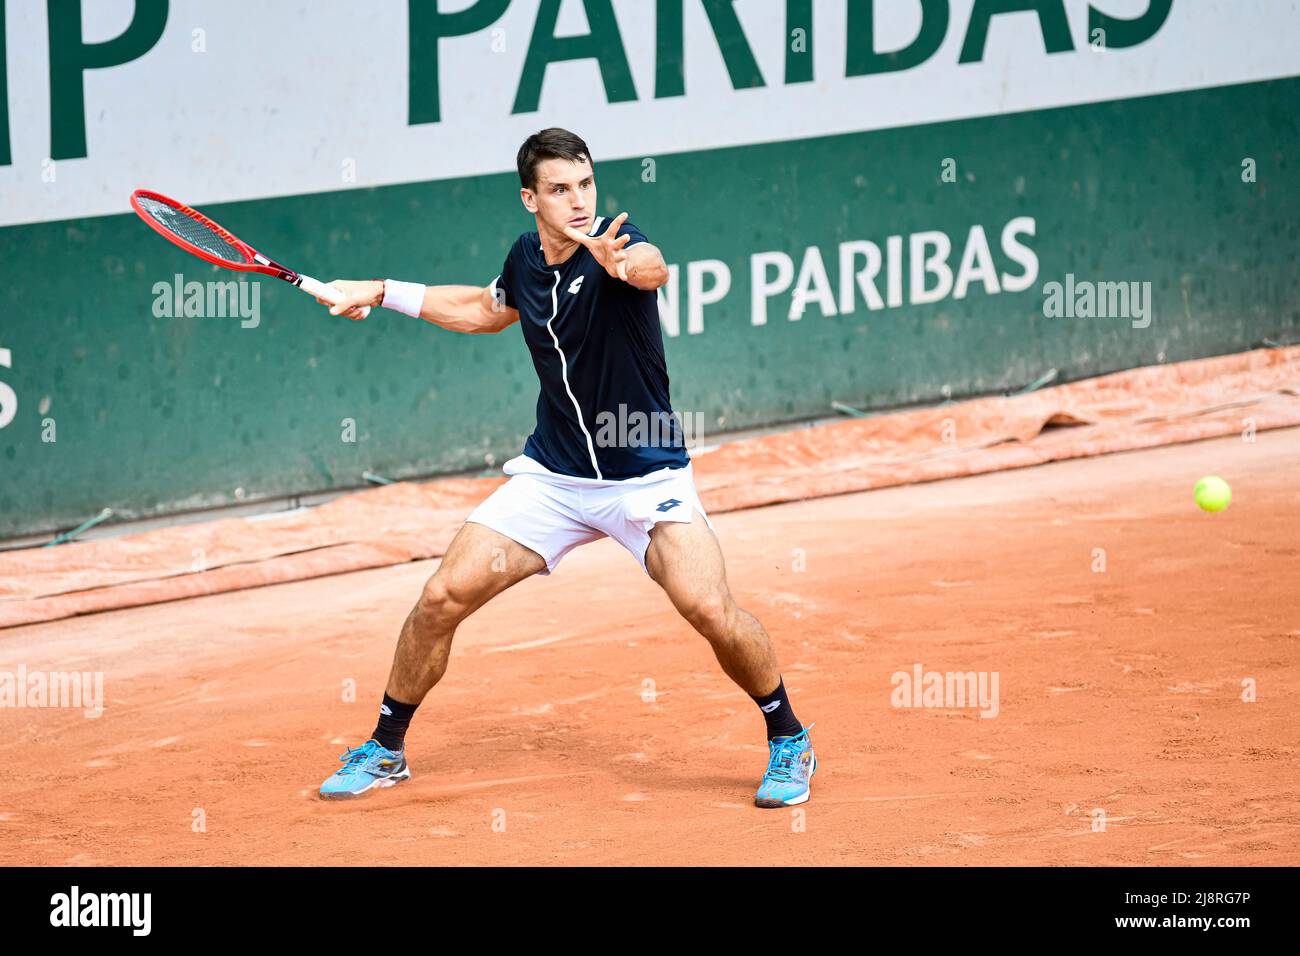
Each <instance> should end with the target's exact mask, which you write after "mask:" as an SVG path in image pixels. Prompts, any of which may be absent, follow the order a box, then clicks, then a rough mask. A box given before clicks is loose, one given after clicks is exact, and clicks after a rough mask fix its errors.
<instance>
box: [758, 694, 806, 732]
mask: <svg viewBox="0 0 1300 956" xmlns="http://www.w3.org/2000/svg"><path fill="white" fill-rule="evenodd" d="M754 703H756V704H758V706H759V709H760V710H762V711H763V719H764V720H766V721H767V739H768V740H771V739H772V738H773V737H796V736H798V735H799V734H801V733H803V724H801V723H799V720H798V718H796V717H795V715H794V711H793V710H792V709H791V708H790V698H789V697H787V696H786V695H785V681H784V680H781V681H779V682H778V683H777V685H776V690H774V691H772V693H770V694H768V695H767V696H765V697H755V698H754Z"/></svg>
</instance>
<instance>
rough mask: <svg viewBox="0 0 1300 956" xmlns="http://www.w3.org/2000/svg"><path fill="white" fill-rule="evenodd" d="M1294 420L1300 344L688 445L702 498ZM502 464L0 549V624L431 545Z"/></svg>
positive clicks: (832, 486) (792, 494)
mask: <svg viewBox="0 0 1300 956" xmlns="http://www.w3.org/2000/svg"><path fill="white" fill-rule="evenodd" d="M1292 425H1300V347H1293V348H1286V349H1274V350H1259V351H1254V352H1245V353H1241V354H1237V355H1228V356H1221V357H1217V358H1210V359H1201V360H1197V361H1193V362H1184V363H1181V364H1178V365H1166V366H1153V367H1148V368H1140V369H1132V370H1130V371H1126V372H1118V373H1115V374H1113V375H1106V376H1102V377H1099V378H1094V379H1088V380H1086V381H1082V382H1075V383H1072V384H1069V385H1062V386H1059V387H1056V388H1048V389H1043V390H1041V391H1038V392H1034V393H1031V394H1028V395H1022V396H1016V397H1012V398H985V399H977V400H974V401H968V402H958V403H952V404H947V405H943V406H939V407H935V408H926V409H920V410H915V411H908V412H899V413H895V414H889V415H881V416H878V417H873V418H863V419H851V420H846V421H839V422H832V423H826V424H820V425H817V426H815V427H809V428H795V429H793V430H790V431H784V432H781V433H778V434H772V435H767V436H764V437H760V438H751V439H746V440H742V441H736V442H733V443H730V444H727V445H723V446H722V447H720V448H717V449H714V450H712V451H709V452H706V453H696V454H695V455H694V456H693V457H694V458H695V471H696V480H697V483H698V486H699V489H700V494H701V497H702V499H703V502H704V506H705V507H706V508H707V509H708V510H709V511H710V512H722V511H733V510H737V509H741V508H753V507H757V506H760V505H767V504H774V503H778V502H782V501H793V500H798V499H803V498H812V497H819V496H823V495H833V494H844V493H846V492H853V491H862V490H866V489H870V488H883V487H887V486H890V485H900V484H907V483H910V482H918V481H932V480H935V479H940V478H953V477H959V476H962V475H973V474H979V473H982V472H988V471H999V470H1003V469H1009V468H1021V467H1025V466H1028V465H1037V464H1042V463H1044V462H1049V461H1057V460H1060V459H1065V458H1077V457H1083V456H1088V455H1102V454H1107V453H1110V452H1117V451H1128V450H1131V449H1137V448H1148V447H1152V446H1155V445H1166V444H1174V443H1176V442H1185V441H1195V440H1198V439H1203V438H1213V437H1218V436H1222V435H1227V434H1233V433H1238V432H1241V433H1247V434H1248V433H1249V432H1250V431H1251V430H1254V431H1264V430H1267V429H1271V428H1283V427H1287V426H1292ZM504 480H505V479H504V478H496V477H494V478H470V479H466V478H452V479H442V480H437V481H432V482H428V483H424V484H415V483H410V482H402V483H398V484H394V485H388V486H384V487H381V488H375V489H370V490H366V491H360V492H356V493H354V494H349V495H345V496H343V497H340V498H337V499H335V500H334V501H331V502H329V503H328V504H324V505H321V506H319V507H317V508H314V509H312V510H310V511H296V512H290V513H283V514H270V515H260V516H257V517H253V518H227V519H221V520H216V521H211V522H207V523H204V524H192V525H180V526H175V527H170V528H161V529H157V530H153V531H146V532H142V533H138V534H130V535H122V536H120V537H115V538H106V539H100V540H95V541H87V542H76V543H71V544H65V545H60V546H59V547H55V548H36V549H30V550H22V551H15V552H9V553H4V554H0V627H12V626H15V625H18V624H29V623H35V622H38V621H48V620H56V619H58V618H63V617H70V616H72V615H75V614H86V613H91V612H94V611H103V610H108V609H111V608H121V607H133V606H137V605H141V604H151V603H156V602H160V601H169V600H175V599H177V598H183V597H192V596H195V595H200V594H213V593H217V592H221V591H231V590H237V589H240V588H247V587H256V586H258V585H263V584H275V583H280V582H283V581H293V580H299V579H302V578H310V577H317V576H321V575H325V574H336V573H339V572H343V571H354V570H358V569H361V568H371V567H380V566H383V565H389V564H397V563H401V562H404V561H413V560H419V559H423V558H430V557H436V556H438V555H441V554H442V553H443V552H444V550H445V549H446V547H447V545H448V543H449V542H450V541H451V538H452V536H453V535H454V534H455V532H456V529H457V528H458V527H459V526H460V524H461V522H463V520H464V518H465V516H466V515H467V514H468V513H469V512H470V510H471V509H472V508H473V507H474V505H475V504H476V503H477V502H478V501H480V500H482V499H483V498H484V497H486V496H487V495H488V494H490V493H491V492H492V490H493V489H495V488H496V487H497V486H498V485H500V484H501V483H502V482H503V481H504Z"/></svg>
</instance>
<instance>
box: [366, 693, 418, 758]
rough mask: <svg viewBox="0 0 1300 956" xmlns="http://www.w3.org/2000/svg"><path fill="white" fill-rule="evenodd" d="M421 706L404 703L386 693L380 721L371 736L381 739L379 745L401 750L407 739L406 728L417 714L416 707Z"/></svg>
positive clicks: (395, 750) (380, 712)
mask: <svg viewBox="0 0 1300 956" xmlns="http://www.w3.org/2000/svg"><path fill="white" fill-rule="evenodd" d="M419 706H420V705H419V704H403V703H402V702H401V701H400V700H393V698H391V697H389V696H388V695H387V694H385V695H384V703H383V705H382V706H381V707H380V708H379V723H378V724H377V725H376V726H375V732H374V733H373V734H371V735H370V736H371V737H373V738H374V739H375V740H378V741H379V746H381V747H386V748H387V749H389V750H392V751H394V752H397V751H400V750H401V749H402V746H403V743H404V741H405V740H406V728H407V727H409V726H411V718H412V717H414V716H415V708H417V707H419Z"/></svg>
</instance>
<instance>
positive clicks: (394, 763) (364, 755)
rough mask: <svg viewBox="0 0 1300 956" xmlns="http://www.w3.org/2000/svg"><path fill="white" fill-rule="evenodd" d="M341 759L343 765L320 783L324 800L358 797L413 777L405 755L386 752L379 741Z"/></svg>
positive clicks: (370, 741)
mask: <svg viewBox="0 0 1300 956" xmlns="http://www.w3.org/2000/svg"><path fill="white" fill-rule="evenodd" d="M339 760H341V761H342V762H343V766H342V767H340V768H339V769H338V770H336V771H335V772H334V775H333V776H332V777H330V778H329V779H328V780H326V781H325V782H324V783H323V784H321V787H320V796H321V799H322V800H345V799H347V798H348V797H359V796H361V795H362V794H363V793H365V792H366V791H368V790H373V789H375V788H376V787H391V786H394V785H395V784H399V783H401V782H402V781H403V780H409V779H410V778H411V768H410V767H408V766H407V765H406V757H405V756H404V755H403V754H402V752H401V751H398V752H396V753H394V752H393V751H391V750H387V749H385V748H383V747H381V746H379V741H377V740H367V741H366V742H365V743H364V744H362V745H361V746H360V747H357V748H355V749H349V750H348V752H347V753H345V754H344V755H343V756H342V757H340V758H339Z"/></svg>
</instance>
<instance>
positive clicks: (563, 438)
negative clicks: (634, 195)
mask: <svg viewBox="0 0 1300 956" xmlns="http://www.w3.org/2000/svg"><path fill="white" fill-rule="evenodd" d="M609 224H610V220H609V219H607V218H605V217H603V216H600V217H597V218H596V219H595V222H594V223H593V225H592V228H591V231H590V233H589V235H593V236H599V235H603V234H604V232H605V231H606V230H607V229H608V228H609ZM618 234H619V235H620V236H623V235H627V236H631V239H630V240H629V241H628V244H627V246H625V247H624V248H630V247H632V246H634V245H636V244H637V243H640V242H645V241H646V237H645V236H644V235H642V233H641V231H640V230H639V229H637V228H636V227H635V226H634V225H632V223H630V222H624V223H623V226H622V228H621V229H620V230H619V233H618ZM492 287H493V294H494V295H495V296H497V298H498V300H499V301H503V302H504V303H505V304H506V305H508V306H510V307H511V308H514V309H517V310H518V311H519V325H520V327H521V328H522V329H523V334H524V341H525V342H526V343H527V344H528V349H529V351H530V352H531V353H532V357H533V367H534V368H535V369H536V370H537V378H538V381H539V382H540V384H541V392H540V394H539V395H538V396H537V427H536V428H535V429H534V430H533V433H532V435H530V436H529V438H528V442H527V443H526V444H525V445H524V454H525V455H527V456H528V457H529V458H532V459H534V460H535V461H537V462H540V463H541V464H542V465H544V466H545V467H546V468H548V469H549V470H551V471H553V472H557V473H559V474H562V475H572V476H575V477H579V478H600V479H606V480H623V479H627V478H638V477H640V476H642V475H645V474H648V473H650V472H652V471H658V470H659V469H661V468H683V467H685V466H686V465H687V463H688V462H689V457H688V456H687V454H686V444H685V441H684V438H683V433H682V428H681V423H680V422H679V421H678V420H677V418H676V416H675V415H674V414H673V409H672V404H671V401H670V399H669V397H668V367H667V365H666V363H665V362H664V342H663V333H662V331H661V329H660V326H659V308H658V302H657V300H656V296H655V293H654V292H653V291H643V290H641V289H637V288H636V287H635V286H632V285H630V284H629V283H627V282H624V281H623V280H621V279H616V278H614V277H613V276H611V275H610V274H609V273H607V272H606V271H605V270H604V268H602V267H601V265H600V263H599V262H597V261H596V258H595V256H593V255H592V254H591V252H590V251H589V250H588V249H587V248H586V247H585V246H581V245H580V246H578V248H577V249H576V250H575V251H574V253H573V254H572V255H571V256H570V257H569V258H568V259H566V260H565V261H563V262H557V263H555V264H554V265H547V264H546V257H545V255H544V253H543V252H542V244H541V241H540V239H539V238H538V235H537V233H535V232H527V233H524V234H523V235H522V236H520V237H519V239H518V240H517V241H516V242H515V244H514V246H513V247H511V249H510V252H509V254H508V255H507V256H506V261H505V265H504V266H503V267H502V269H501V275H499V276H498V277H497V278H496V279H494V280H493V282H492Z"/></svg>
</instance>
